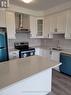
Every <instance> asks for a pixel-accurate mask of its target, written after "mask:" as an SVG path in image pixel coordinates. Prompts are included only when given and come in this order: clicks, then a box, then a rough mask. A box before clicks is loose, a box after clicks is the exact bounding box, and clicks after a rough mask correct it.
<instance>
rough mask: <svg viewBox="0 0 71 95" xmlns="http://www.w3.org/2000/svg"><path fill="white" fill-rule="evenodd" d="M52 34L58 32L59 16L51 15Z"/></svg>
mask: <svg viewBox="0 0 71 95" xmlns="http://www.w3.org/2000/svg"><path fill="white" fill-rule="evenodd" d="M49 19H50V33H55V32H57V15H56V14H53V15H50V17H49Z"/></svg>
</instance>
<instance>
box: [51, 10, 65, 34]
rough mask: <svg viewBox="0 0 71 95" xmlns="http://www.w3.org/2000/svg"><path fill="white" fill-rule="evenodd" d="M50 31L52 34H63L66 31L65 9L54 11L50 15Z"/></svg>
mask: <svg viewBox="0 0 71 95" xmlns="http://www.w3.org/2000/svg"><path fill="white" fill-rule="evenodd" d="M49 18H50V32H51V33H53V34H63V33H65V31H66V11H63V12H60V13H56V14H53V15H51V16H50V17H49Z"/></svg>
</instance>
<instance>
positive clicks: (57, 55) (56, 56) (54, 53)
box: [51, 50, 60, 71]
mask: <svg viewBox="0 0 71 95" xmlns="http://www.w3.org/2000/svg"><path fill="white" fill-rule="evenodd" d="M51 59H52V60H55V61H58V62H59V61H60V52H59V51H56V50H52V53H51ZM54 69H55V70H57V71H59V67H55V68H54Z"/></svg>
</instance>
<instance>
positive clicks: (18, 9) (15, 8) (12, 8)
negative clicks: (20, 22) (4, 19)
mask: <svg viewBox="0 0 71 95" xmlns="http://www.w3.org/2000/svg"><path fill="white" fill-rule="evenodd" d="M7 11H14V12H20V13H25V14H29V15H33V16H43V15H44V13H43V11H33V10H30V9H27V8H23V7H19V6H16V5H13V4H10V5H9V8H7Z"/></svg>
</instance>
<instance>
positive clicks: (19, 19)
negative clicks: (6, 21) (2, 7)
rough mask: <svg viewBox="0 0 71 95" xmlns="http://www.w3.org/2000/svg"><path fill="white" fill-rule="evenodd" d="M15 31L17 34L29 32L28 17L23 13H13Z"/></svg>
mask: <svg viewBox="0 0 71 95" xmlns="http://www.w3.org/2000/svg"><path fill="white" fill-rule="evenodd" d="M15 22H16V30H17V31H18V32H20V31H22V32H24V31H25V30H26V31H27V30H30V16H29V15H27V14H23V13H15Z"/></svg>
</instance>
